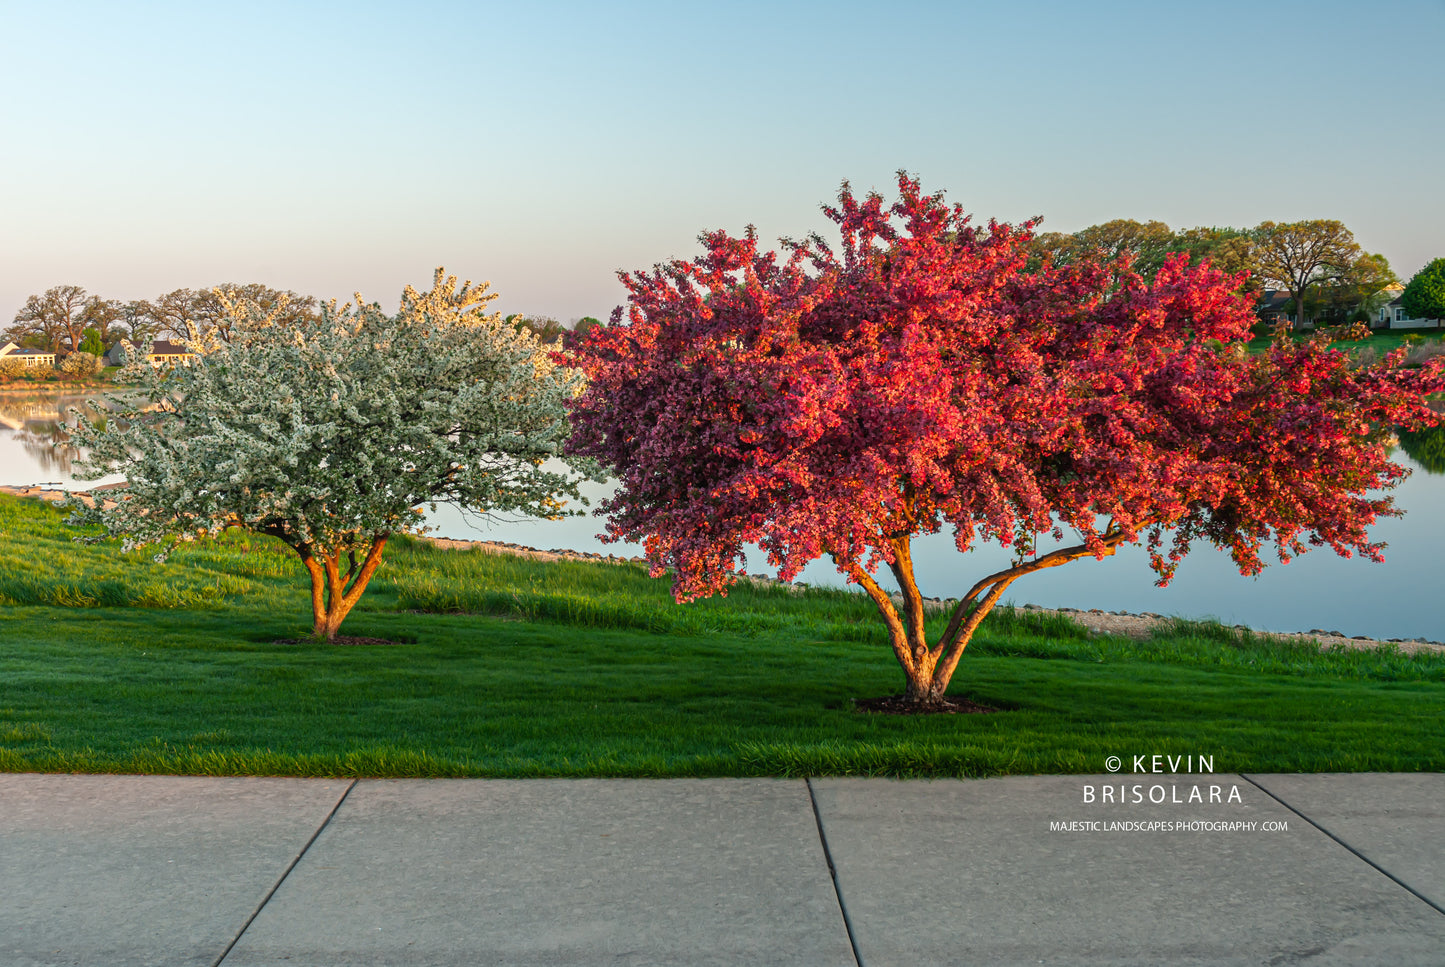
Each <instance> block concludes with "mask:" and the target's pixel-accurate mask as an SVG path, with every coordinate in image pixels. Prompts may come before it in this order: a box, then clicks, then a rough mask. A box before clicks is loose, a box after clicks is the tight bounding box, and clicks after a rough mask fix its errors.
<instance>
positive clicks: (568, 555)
mask: <svg viewBox="0 0 1445 967" xmlns="http://www.w3.org/2000/svg"><path fill="white" fill-rule="evenodd" d="M120 486H124V485H123V484H114V485H111V487H120ZM93 489H96V490H102V489H110V487H96V488H93ZM0 493H5V494H10V495H11V496H15V497H31V498H35V499H39V500H51V501H59V500H61V499H62V498H63V497H64V492H63V491H60V490H54V489H50V488H44V487H9V486H0ZM421 539H422V540H424V541H427V542H428V543H430V544H433V545H435V546H436V547H439V548H442V549H445V550H476V551H480V552H482V553H486V554H512V555H516V556H518V557H526V558H529V559H532V560H539V561H598V562H603V563H612V564H641V565H646V563H647V561H646V560H645V559H644V558H641V557H620V556H618V555H616V554H600V553H597V552H593V551H573V550H568V549H566V548H557V547H554V548H552V549H551V550H542V549H541V548H536V547H528V546H527V545H525V544H513V543H510V542H508V541H475V540H461V539H456V538H451V537H433V536H431V535H423V536H422V537H421ZM743 579H744V580H749V581H752V582H753V583H755V584H779V583H781V582H779V581H778V580H777V579H776V578H770V577H764V576H761V575H755V574H749V575H744V576H743ZM786 586H787V587H789V588H792V589H794V590H799V591H801V590H803V587H805V586H800V585H793V584H790V585H786ZM894 597H895V600H899V601H901V599H899V598H898V597H897V596H896V595H895V596H894ZM955 603H956V599H947V598H945V599H940V598H925V599H924V606H925V607H926V608H929V609H932V610H939V611H941V610H944V609H946V608H950V607H952V606H953V605H954V604H955ZM1019 610H1021V611H1031V612H1036V613H1039V614H1058V615H1063V616H1064V617H1066V618H1068V619H1070V620H1072V621H1074V622H1075V623H1077V624H1079V625H1080V626H1081V627H1083V628H1085V629H1087V630H1088V631H1090V632H1092V633H1094V634H1109V635H1123V636H1126V637H1130V638H1135V639H1139V640H1145V639H1147V638H1149V636H1150V634H1151V633H1152V631H1153V629H1154V628H1155V627H1156V626H1158V625H1161V624H1167V623H1169V622H1171V621H1173V620H1174V619H1172V618H1169V617H1167V616H1165V615H1161V614H1156V613H1155V612H1152V611H1145V612H1143V613H1141V614H1133V613H1131V612H1128V611H1102V610H1099V609H1097V608H1091V609H1088V610H1084V609H1080V608H1045V607H1042V606H1040V605H1037V604H1024V605H1020V606H1019ZM1234 629H1235V630H1236V631H1241V632H1243V631H1253V633H1254V634H1257V635H1261V636H1268V637H1271V638H1281V639H1285V640H1292V641H1314V642H1315V643H1317V644H1318V645H1319V647H1320V648H1322V649H1323V648H1379V647H1381V646H1387V645H1388V646H1397V647H1398V648H1399V649H1400V650H1401V651H1403V652H1405V653H1406V654H1415V653H1417V652H1421V651H1432V652H1445V643H1442V642H1438V641H1430V640H1427V639H1421V638H1387V639H1378V638H1369V637H1367V636H1365V635H1354V636H1347V635H1345V634H1344V633H1343V632H1339V631H1327V630H1325V629H1323V628H1313V629H1311V630H1309V631H1302V632H1274V631H1269V632H1261V631H1254V630H1253V629H1250V628H1247V627H1246V626H1244V625H1235V626H1234Z"/></svg>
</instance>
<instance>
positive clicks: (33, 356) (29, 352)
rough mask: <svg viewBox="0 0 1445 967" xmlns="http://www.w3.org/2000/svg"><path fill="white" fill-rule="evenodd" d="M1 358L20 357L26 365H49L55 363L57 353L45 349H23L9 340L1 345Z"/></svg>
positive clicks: (51, 365)
mask: <svg viewBox="0 0 1445 967" xmlns="http://www.w3.org/2000/svg"><path fill="white" fill-rule="evenodd" d="M0 359H18V360H21V361H22V362H24V363H25V365H26V366H32V367H33V366H47V367H53V366H54V365H55V354H54V353H52V352H48V351H46V350H44V349H21V348H20V347H19V346H17V345H15V344H14V343H13V342H7V343H6V344H5V345H3V346H0Z"/></svg>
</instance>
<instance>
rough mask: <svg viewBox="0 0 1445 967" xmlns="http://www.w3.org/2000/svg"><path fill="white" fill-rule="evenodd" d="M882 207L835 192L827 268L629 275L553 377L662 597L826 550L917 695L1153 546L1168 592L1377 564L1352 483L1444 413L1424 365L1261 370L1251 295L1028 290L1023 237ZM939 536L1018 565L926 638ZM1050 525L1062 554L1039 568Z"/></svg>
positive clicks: (1075, 273) (937, 691)
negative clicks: (1313, 555)
mask: <svg viewBox="0 0 1445 967" xmlns="http://www.w3.org/2000/svg"><path fill="white" fill-rule="evenodd" d="M898 187H899V193H900V198H899V200H898V201H897V202H895V203H894V204H893V205H891V206H886V207H885V204H884V202H883V200H882V199H881V198H879V197H878V196H876V195H869V196H867V197H865V198H862V199H859V198H857V197H855V196H854V195H853V194H852V192H851V191H850V190H849V189H848V187H847V186H846V185H845V186H844V188H843V190H842V191H841V193H840V194H839V198H838V204H837V205H836V206H835V207H830V208H826V209H825V212H826V213H827V215H828V217H829V218H831V219H832V220H833V221H834V222H835V223H836V224H837V225H838V228H839V231H840V234H841V241H840V242H839V243H837V245H836V247H834V246H830V245H829V244H828V243H826V242H824V241H823V240H822V239H821V238H817V237H814V238H811V239H809V240H807V241H805V242H802V243H785V257H780V256H779V255H778V254H777V253H775V252H771V251H761V250H760V249H759V247H758V242H757V239H756V237H755V236H754V235H753V233H752V232H751V231H749V232H748V234H746V235H745V236H744V237H742V238H734V237H732V236H729V235H728V234H726V233H724V232H710V233H707V234H704V235H703V236H702V237H701V241H702V243H703V247H704V253H703V254H702V255H701V256H700V257H699V258H698V259H697V260H696V261H692V262H688V261H673V262H670V263H667V264H665V265H660V266H657V267H655V268H653V269H652V270H651V271H648V272H633V273H626V274H623V275H622V276H621V278H622V281H623V283H624V284H625V285H626V286H627V289H628V291H629V299H628V305H627V306H626V311H625V320H626V324H623V316H624V313H623V310H622V309H618V310H617V311H616V312H615V313H614V314H613V321H612V324H611V325H609V326H606V327H597V328H594V329H593V330H591V331H590V332H589V333H588V334H587V338H586V339H584V340H581V341H580V343H579V344H577V345H576V346H574V348H573V350H572V352H571V355H570V356H569V357H568V360H567V361H568V362H570V363H572V364H573V365H577V366H580V367H581V368H582V369H583V370H584V371H585V372H586V374H587V378H588V381H589V382H588V388H587V390H586V392H585V393H584V394H583V395H582V396H581V397H579V398H578V399H576V400H575V401H574V402H573V404H572V419H573V425H574V428H575V432H574V435H573V438H572V443H571V452H573V453H575V454H579V455H586V456H591V457H596V458H598V459H599V460H601V461H602V462H603V463H604V464H606V465H607V466H608V467H610V468H611V470H612V472H613V473H614V474H615V475H616V477H617V478H618V480H619V481H620V484H619V487H618V490H617V493H616V496H614V497H613V498H611V499H610V500H608V501H606V502H605V503H604V506H603V509H604V511H605V512H606V513H607V514H608V515H609V516H608V522H607V531H608V535H609V537H610V538H611V539H615V540H633V541H641V542H642V543H643V544H644V546H645V547H646V550H647V555H648V558H649V560H650V561H651V562H652V564H653V569H654V574H661V573H663V570H664V569H665V568H673V569H674V575H675V578H674V580H675V583H674V593H675V595H676V597H677V598H678V600H679V601H686V600H690V599H693V598H696V597H700V596H705V595H708V594H712V593H715V592H719V591H723V590H724V589H725V588H726V586H727V584H728V583H729V581H730V580H731V579H732V577H733V575H734V574H735V572H736V570H737V568H738V566H739V565H740V563H741V561H742V559H743V551H744V547H745V545H747V544H758V545H760V546H761V547H762V548H763V549H764V550H765V551H766V552H767V554H768V559H769V561H770V563H771V564H772V565H773V566H775V567H776V568H778V570H779V572H780V575H781V576H782V577H783V578H785V579H788V578H791V577H793V576H794V575H796V574H797V573H798V572H799V571H800V570H801V569H802V567H803V566H804V565H805V564H807V563H808V562H810V561H812V560H814V559H816V558H818V557H820V556H822V555H825V554H826V555H829V556H831V558H832V559H833V560H834V562H835V563H836V564H837V566H838V569H839V571H840V572H842V573H844V574H846V575H847V576H848V578H849V580H850V581H853V582H856V583H858V584H860V585H862V586H863V587H864V589H865V590H867V591H868V593H869V594H870V595H872V596H873V598H874V600H875V601H876V602H878V606H879V608H880V611H881V612H882V613H883V616H884V619H885V620H886V621H887V622H888V624H889V628H890V631H891V634H892V638H893V646H894V651H895V654H896V655H897V656H898V658H899V661H900V663H901V664H902V665H903V667H904V670H905V673H906V675H907V677H908V683H909V684H908V689H909V694H910V695H911V696H913V697H914V698H916V699H917V700H920V701H933V700H937V699H938V698H940V697H941V696H942V694H943V690H944V688H946V687H947V684H948V680H949V678H950V677H951V675H952V672H953V669H954V667H955V665H956V663H957V661H958V658H959V656H960V655H961V653H962V651H963V648H964V646H966V644H967V642H968V639H969V637H970V636H971V635H972V633H973V631H974V630H975V629H976V628H977V625H978V622H979V621H980V620H982V618H983V616H984V614H986V613H987V611H988V610H989V609H990V608H992V607H993V605H994V603H996V602H997V601H998V599H999V597H1000V595H1001V594H1002V593H1003V590H1004V589H1005V588H1006V587H1007V586H1008V585H1009V584H1010V583H1012V581H1014V580H1016V579H1017V578H1018V577H1020V576H1022V575H1023V574H1026V573H1029V572H1031V571H1033V570H1038V569H1040V568H1042V567H1051V566H1055V565H1057V564H1062V563H1066V562H1067V561H1069V560H1074V559H1076V558H1078V557H1081V556H1087V555H1093V556H1095V557H1103V556H1105V555H1109V554H1113V553H1114V551H1115V549H1116V547H1117V546H1118V545H1119V544H1120V543H1125V542H1135V541H1139V540H1141V539H1142V540H1146V541H1147V544H1148V547H1149V551H1150V560H1151V563H1152V566H1153V567H1154V569H1155V571H1156V572H1157V573H1158V576H1159V583H1161V584H1164V583H1167V582H1168V580H1169V579H1170V577H1171V576H1172V574H1173V572H1174V569H1175V567H1176V566H1177V563H1178V561H1179V559H1180V558H1182V556H1183V555H1184V554H1185V553H1187V552H1188V550H1189V547H1190V546H1191V544H1192V543H1193V542H1194V541H1196V540H1200V539H1203V540H1207V541H1209V542H1211V543H1213V544H1215V545H1218V546H1220V547H1223V548H1226V549H1228V550H1229V552H1230V554H1231V555H1232V556H1233V559H1234V561H1235V563H1236V565H1237V566H1238V567H1239V570H1240V571H1241V573H1244V574H1252V573H1256V572H1257V571H1258V570H1259V569H1260V568H1261V567H1262V566H1263V562H1262V560H1261V558H1260V553H1259V552H1260V549H1261V548H1262V547H1263V546H1264V545H1265V544H1266V543H1272V544H1273V545H1274V546H1275V547H1276V548H1277V549H1278V552H1279V553H1280V555H1281V557H1282V559H1286V560H1287V559H1288V558H1289V557H1291V556H1294V555H1297V554H1299V553H1302V552H1303V551H1304V550H1305V549H1306V546H1307V545H1315V546H1329V547H1331V548H1332V549H1334V550H1335V551H1336V552H1337V553H1340V554H1342V555H1345V556H1349V555H1350V554H1352V553H1360V554H1363V555H1364V556H1366V557H1370V558H1372V559H1378V558H1379V547H1378V545H1376V544H1373V543H1371V542H1370V540H1369V536H1368V534H1367V531H1366V528H1367V527H1368V525H1369V524H1371V523H1373V522H1374V520H1375V519H1376V518H1377V517H1380V516H1387V515H1395V514H1397V513H1398V511H1396V510H1395V509H1394V508H1393V506H1392V505H1391V502H1390V500H1389V499H1388V498H1387V497H1383V496H1379V495H1375V496H1371V494H1370V492H1371V491H1379V490H1384V489H1388V488H1389V487H1392V486H1394V485H1395V484H1396V483H1398V481H1399V480H1400V479H1401V478H1402V476H1403V475H1404V471H1403V470H1402V468H1400V467H1399V466H1398V465H1396V464H1394V463H1391V462H1390V461H1389V460H1388V458H1387V453H1386V447H1385V442H1384V438H1385V434H1386V433H1387V431H1388V428H1389V427H1392V426H1397V425H1405V426H1414V425H1419V424H1421V423H1427V422H1432V421H1433V416H1432V415H1431V414H1430V412H1429V410H1428V408H1427V407H1426V405H1425V394H1427V393H1432V392H1439V391H1441V389H1442V388H1445V380H1442V377H1441V373H1440V370H1439V369H1434V368H1432V369H1429V370H1424V371H1406V370H1402V369H1399V368H1397V367H1398V363H1399V360H1398V358H1394V359H1391V360H1388V361H1387V363H1386V364H1381V365H1378V366H1373V367H1369V368H1364V369H1351V367H1350V364H1349V360H1348V359H1347V357H1346V356H1345V354H1343V353H1341V352H1338V351H1328V350H1326V349H1325V348H1324V346H1323V344H1322V343H1306V344H1302V345H1298V346H1292V347H1276V348H1275V349H1273V350H1271V351H1270V352H1268V353H1266V354H1263V355H1251V354H1249V353H1247V352H1245V351H1244V349H1243V346H1242V341H1243V340H1246V339H1248V338H1249V327H1250V325H1251V324H1252V323H1253V322H1254V316H1253V313H1252V312H1251V309H1250V306H1249V305H1248V303H1247V300H1246V298H1245V297H1242V296H1240V295H1238V294H1237V289H1238V287H1239V283H1240V281H1241V280H1240V279H1239V278H1233V277H1228V276H1226V275H1224V274H1223V273H1220V272H1218V271H1216V270H1214V269H1212V268H1210V267H1208V266H1207V265H1206V266H1196V267H1190V266H1189V264H1188V260H1187V258H1186V257H1184V256H1178V257H1175V258H1172V259H1171V260H1169V261H1168V262H1166V264H1165V265H1164V267H1163V268H1162V269H1161V270H1160V272H1159V273H1158V276H1157V277H1156V279H1155V281H1154V282H1153V283H1152V284H1146V283H1144V282H1143V281H1142V280H1141V279H1140V278H1139V277H1138V276H1137V275H1135V274H1133V273H1132V272H1130V271H1129V269H1128V262H1127V259H1125V260H1123V261H1121V262H1119V263H1112V264H1109V263H1101V262H1090V261H1087V260H1085V261H1082V262H1079V263H1075V264H1071V265H1068V266H1061V267H1053V266H1049V265H1045V266H1044V267H1042V268H1040V269H1038V270H1036V271H1028V270H1027V269H1026V263H1027V246H1028V242H1029V239H1030V237H1031V232H1032V229H1033V223H1025V224H1023V225H1021V226H1012V225H1006V224H1000V223H996V222H990V223H989V224H988V226H987V227H979V226H976V225H973V224H972V223H971V221H970V219H969V218H968V217H967V216H966V215H965V214H964V213H963V211H962V209H961V208H958V207H956V206H949V205H947V204H946V203H945V202H944V200H943V198H942V196H941V195H925V194H923V193H922V192H921V190H920V188H919V185H918V182H917V181H915V180H913V179H911V178H908V177H907V176H904V175H900V177H899V181H898ZM944 528H947V529H949V530H950V531H951V532H952V533H953V535H954V539H955V543H956V544H957V546H958V548H959V549H960V550H967V549H968V548H969V547H971V546H972V545H973V544H974V543H975V542H976V541H978V540H983V541H992V542H996V543H999V544H1002V545H1005V546H1010V545H1011V546H1013V547H1014V548H1016V549H1017V550H1018V551H1019V552H1020V562H1019V563H1018V564H1017V565H1016V566H1015V567H1013V568H1010V569H1008V570H1006V571H1002V572H999V573H998V574H994V575H990V576H988V577H986V578H984V579H983V580H981V581H980V582H978V583H977V584H975V585H974V586H973V588H972V589H971V590H969V591H968V593H967V594H966V595H965V596H964V598H963V600H962V603H961V604H960V605H959V607H958V609H957V611H956V612H955V614H954V617H953V620H952V621H951V622H950V626H949V629H948V631H947V632H945V634H944V636H943V638H942V639H941V640H940V641H938V642H935V643H929V642H927V641H926V640H924V639H923V637H922V634H923V632H922V604H921V599H920V598H919V596H918V592H917V586H916V583H915V582H914V580H913V573H912V562H911V550H910V549H911V544H910V541H911V538H912V537H913V536H914V535H918V534H930V533H934V532H937V531H939V530H941V529H944ZM1065 529H1067V530H1072V531H1074V532H1075V533H1077V534H1078V535H1079V544H1078V545H1077V546H1076V547H1069V548H1063V549H1061V550H1059V551H1056V552H1052V553H1050V554H1046V555H1042V556H1039V557H1034V558H1030V557H1029V556H1028V554H1027V553H1026V552H1029V551H1030V550H1031V549H1032V548H1033V546H1034V541H1035V539H1036V537H1037V535H1039V534H1053V535H1055V537H1062V531H1063V530H1065ZM1166 537H1167V538H1168V539H1169V541H1170V543H1169V547H1168V549H1167V551H1166V549H1165V547H1164V544H1165V540H1166ZM879 563H884V564H886V565H887V566H888V567H889V568H890V569H891V570H892V572H893V574H894V576H895V577H896V579H897V580H898V582H899V585H900V587H901V588H902V589H903V599H904V601H903V607H902V609H901V610H900V609H898V608H897V607H895V606H894V604H893V603H892V602H891V601H890V600H889V598H888V596H887V595H886V594H884V593H883V591H882V589H881V588H880V587H879V586H878V584H877V582H876V581H875V580H874V577H873V574H874V572H875V570H876V567H877V565H878V564H879Z"/></svg>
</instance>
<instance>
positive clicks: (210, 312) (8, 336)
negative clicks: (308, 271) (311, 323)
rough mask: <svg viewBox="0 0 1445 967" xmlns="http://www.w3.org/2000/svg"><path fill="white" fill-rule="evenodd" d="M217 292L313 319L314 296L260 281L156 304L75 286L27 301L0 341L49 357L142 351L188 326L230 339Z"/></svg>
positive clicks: (185, 292)
mask: <svg viewBox="0 0 1445 967" xmlns="http://www.w3.org/2000/svg"><path fill="white" fill-rule="evenodd" d="M218 292H219V293H224V294H225V295H226V296H227V297H228V298H230V299H232V300H233V301H236V300H246V301H249V302H252V303H254V304H255V305H257V306H260V307H261V308H262V309H264V310H266V311H268V312H269V311H272V310H277V309H280V310H281V311H282V316H283V317H284V318H286V319H302V318H316V317H317V313H318V310H319V303H318V302H317V299H316V297H315V296H309V295H299V294H297V293H295V292H291V291H282V290H280V289H273V288H271V287H270V286H268V285H262V284H261V283H259V282H247V283H245V284H237V283H234V282H223V283H221V284H220V285H218V286H213V287H212V288H209V289H176V290H175V291H174V292H167V293H166V294H164V295H162V296H158V297H157V298H155V299H136V300H134V301H131V302H125V301H122V300H120V299H106V298H104V297H102V296H98V295H90V294H89V293H87V292H86V291H85V289H83V288H81V287H80V286H78V285H57V286H54V287H53V288H50V289H47V290H45V291H44V292H43V293H41V294H40V295H32V296H30V297H29V298H28V299H26V300H25V305H23V306H21V308H20V311H19V312H17V313H15V318H14V320H12V321H11V323H10V326H9V327H8V328H7V329H5V330H4V332H0V342H4V341H10V342H14V343H15V344H16V345H17V346H21V347H28V348H32V349H44V350H48V351H50V352H53V353H69V352H73V351H76V350H79V349H82V348H85V349H86V350H87V351H90V352H94V351H95V350H96V349H97V348H100V349H101V351H102V352H103V351H105V350H106V349H109V348H110V347H111V346H114V345H115V344H116V343H117V342H119V341H120V340H122V339H128V340H130V341H131V342H132V343H133V344H135V345H137V346H141V345H148V344H149V343H150V342H151V341H152V340H155V339H167V338H174V339H179V338H184V337H185V336H186V335H187V333H188V332H189V331H190V327H191V326H194V327H195V328H197V329H198V330H202V331H204V330H214V331H216V332H218V333H219V334H220V335H221V336H222V338H229V335H230V334H229V331H228V326H229V316H228V315H227V314H226V312H225V310H224V309H223V307H222V305H221V297H220V295H219V294H218ZM283 306H284V308H283ZM87 338H89V339H90V340H91V342H90V343H89V344H87V343H86V340H87ZM97 343H98V345H97Z"/></svg>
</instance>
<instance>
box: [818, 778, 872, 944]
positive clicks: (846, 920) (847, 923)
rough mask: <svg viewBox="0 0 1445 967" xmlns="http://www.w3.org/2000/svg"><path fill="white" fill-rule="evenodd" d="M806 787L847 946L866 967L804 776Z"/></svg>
mask: <svg viewBox="0 0 1445 967" xmlns="http://www.w3.org/2000/svg"><path fill="white" fill-rule="evenodd" d="M803 782H804V783H805V784H806V785H807V787H808V802H810V803H812V804H813V822H815V823H817V824H818V842H819V843H821V844H822V845H823V858H824V859H825V860H827V861H828V876H829V877H831V878H832V880H833V895H834V896H835V897H837V898H838V912H839V913H841V914H842V915H843V929H844V930H846V931H848V946H849V947H851V948H853V962H854V963H856V964H857V965H858V967H866V965H865V964H864V963H863V955H862V954H860V953H858V941H857V939H856V938H855V937H854V936H853V918H852V917H850V916H848V906H847V904H845V903H844V902H843V890H842V888H841V887H839V886H838V868H837V867H836V866H834V865H833V851H832V850H831V849H829V848H828V834H827V832H825V831H824V829H823V814H822V813H820V812H818V797H817V796H816V795H814V794H813V780H812V779H810V778H805V779H804V780H803Z"/></svg>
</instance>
